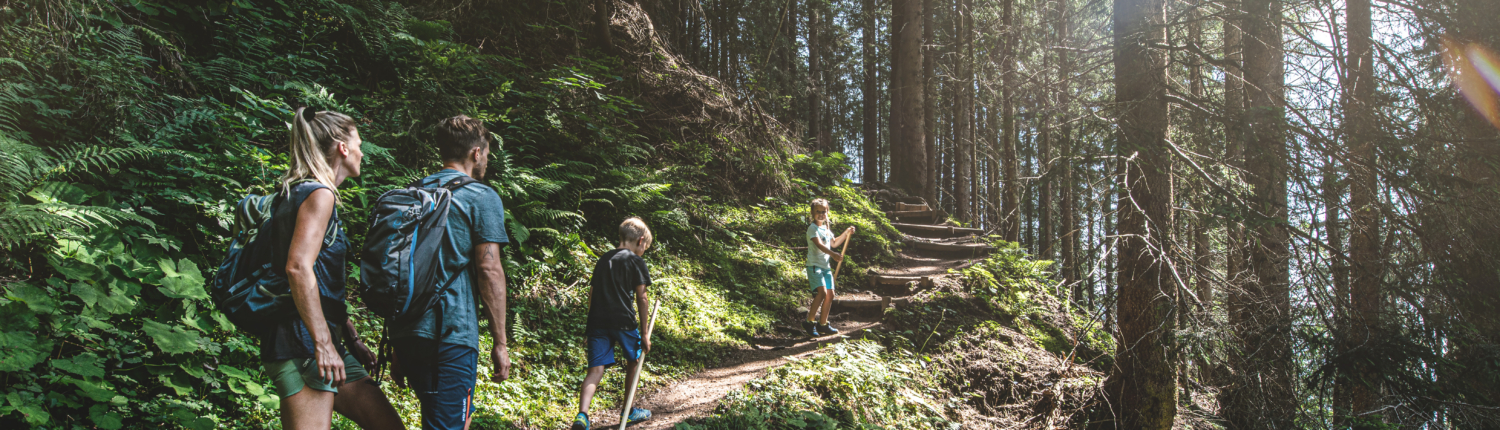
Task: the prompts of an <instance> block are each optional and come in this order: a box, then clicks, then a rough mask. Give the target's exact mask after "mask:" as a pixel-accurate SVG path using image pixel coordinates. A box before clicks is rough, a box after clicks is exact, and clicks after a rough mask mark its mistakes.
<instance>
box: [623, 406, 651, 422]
mask: <svg viewBox="0 0 1500 430" xmlns="http://www.w3.org/2000/svg"><path fill="white" fill-rule="evenodd" d="M649 419H651V411H648V410H645V409H641V408H630V416H628V417H625V423H626V424H627V425H629V424H635V423H638V422H641V421H645V420H649Z"/></svg>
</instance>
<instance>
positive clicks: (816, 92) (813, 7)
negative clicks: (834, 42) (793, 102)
mask: <svg viewBox="0 0 1500 430" xmlns="http://www.w3.org/2000/svg"><path fill="white" fill-rule="evenodd" d="M819 1H820V0H807V136H808V140H810V141H812V142H813V144H812V147H813V148H816V149H817V150H819V151H825V152H826V151H830V150H831V148H829V147H828V142H824V141H823V133H822V131H823V124H822V123H821V122H820V120H821V119H822V118H821V117H822V114H823V103H822V102H823V67H822V64H820V63H819V59H818V54H819V50H820V49H821V48H822V43H821V42H820V41H819V40H818V36H819V35H818V30H819V29H818V27H820V24H819V21H818V18H819V16H820V15H821V14H822V11H821V10H819V9H821V8H820V7H818V6H819V5H818V2H819Z"/></svg>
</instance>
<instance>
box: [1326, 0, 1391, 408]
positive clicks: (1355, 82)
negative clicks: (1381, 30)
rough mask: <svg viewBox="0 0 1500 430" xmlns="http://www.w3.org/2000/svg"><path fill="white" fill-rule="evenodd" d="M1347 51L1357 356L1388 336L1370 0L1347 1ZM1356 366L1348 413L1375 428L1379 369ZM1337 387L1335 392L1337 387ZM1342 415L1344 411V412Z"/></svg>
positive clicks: (1352, 345) (1352, 344)
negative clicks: (1382, 285)
mask: <svg viewBox="0 0 1500 430" xmlns="http://www.w3.org/2000/svg"><path fill="white" fill-rule="evenodd" d="M1347 6H1348V10H1349V15H1348V20H1349V21H1348V32H1349V50H1348V54H1347V55H1348V58H1347V59H1346V60H1345V70H1346V71H1347V72H1346V73H1347V74H1348V79H1347V80H1346V81H1345V83H1344V85H1343V87H1344V88H1343V89H1344V97H1345V99H1344V121H1345V125H1344V128H1345V131H1344V136H1345V139H1346V143H1345V144H1346V145H1348V146H1349V147H1350V149H1351V150H1352V151H1351V154H1350V155H1352V157H1350V158H1351V160H1352V161H1353V164H1352V165H1350V166H1349V174H1350V179H1352V181H1351V184H1350V187H1349V191H1350V199H1349V206H1350V208H1351V209H1352V211H1351V213H1350V221H1351V224H1350V232H1349V233H1350V236H1349V254H1350V255H1349V257H1350V260H1352V261H1353V263H1354V264H1353V275H1354V276H1353V279H1352V282H1350V283H1349V294H1350V296H1349V304H1350V305H1351V306H1350V309H1349V313H1348V317H1349V323H1350V327H1349V329H1350V330H1349V331H1348V332H1347V333H1344V336H1343V337H1344V342H1342V343H1341V345H1342V346H1344V348H1341V349H1342V351H1340V353H1341V354H1352V355H1355V356H1359V355H1369V354H1372V353H1373V352H1370V351H1360V350H1359V345H1372V344H1374V343H1375V342H1376V341H1378V340H1380V339H1384V338H1385V337H1386V336H1385V334H1384V330H1382V321H1381V314H1382V313H1383V311H1384V310H1383V309H1382V305H1381V304H1382V303H1384V300H1383V299H1382V297H1381V288H1380V280H1381V270H1380V268H1381V261H1380V260H1381V251H1380V213H1381V210H1380V208H1379V206H1378V205H1379V200H1378V198H1377V195H1376V192H1377V189H1376V187H1377V184H1376V181H1375V140H1376V139H1378V138H1379V136H1378V135H1379V128H1378V127H1379V126H1378V125H1377V124H1376V119H1375V112H1374V103H1375V100H1374V99H1375V85H1376V82H1375V75H1374V73H1375V66H1374V50H1373V49H1372V45H1373V32H1372V29H1371V23H1370V0H1349V1H1348V2H1347ZM1349 362H1352V363H1354V368H1353V369H1349V371H1348V372H1346V373H1345V377H1344V378H1343V379H1341V380H1339V381H1338V383H1340V384H1343V385H1346V386H1347V388H1346V389H1345V390H1342V391H1344V392H1346V393H1348V397H1349V400H1348V404H1349V408H1350V409H1349V413H1350V414H1352V416H1353V417H1354V418H1355V420H1356V421H1355V422H1354V423H1352V424H1354V427H1355V428H1375V427H1376V426H1375V425H1374V424H1375V423H1378V422H1380V421H1381V419H1380V418H1381V416H1380V414H1379V412H1378V411H1379V409H1380V407H1381V401H1380V387H1379V386H1377V385H1374V384H1375V383H1376V381H1379V380H1380V376H1379V370H1378V369H1376V368H1374V366H1372V365H1371V361H1370V360H1350V361H1349ZM1336 392H1337V391H1336ZM1340 415H1344V414H1340Z"/></svg>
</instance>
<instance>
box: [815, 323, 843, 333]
mask: <svg viewBox="0 0 1500 430" xmlns="http://www.w3.org/2000/svg"><path fill="white" fill-rule="evenodd" d="M818 333H823V334H839V329H836V328H833V325H831V324H820V325H818Z"/></svg>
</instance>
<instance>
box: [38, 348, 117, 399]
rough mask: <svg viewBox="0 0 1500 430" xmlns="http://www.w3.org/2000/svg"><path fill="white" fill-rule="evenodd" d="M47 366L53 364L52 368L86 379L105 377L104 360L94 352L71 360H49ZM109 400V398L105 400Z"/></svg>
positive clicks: (79, 355) (73, 357)
mask: <svg viewBox="0 0 1500 430" xmlns="http://www.w3.org/2000/svg"><path fill="white" fill-rule="evenodd" d="M47 364H51V365H52V367H56V368H57V369H58V370H61V371H64V372H68V373H72V374H75V375H78V376H82V377H85V378H89V377H93V378H103V377H104V367H103V365H104V359H102V358H99V356H97V355H94V353H92V352H85V353H83V354H78V355H75V356H72V357H69V358H55V359H52V360H48V361H47ZM108 399H109V398H108V397H106V398H105V400H108Z"/></svg>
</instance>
